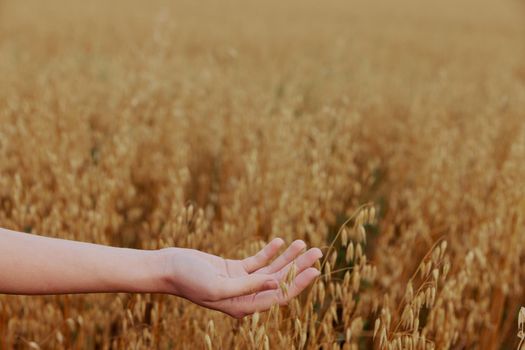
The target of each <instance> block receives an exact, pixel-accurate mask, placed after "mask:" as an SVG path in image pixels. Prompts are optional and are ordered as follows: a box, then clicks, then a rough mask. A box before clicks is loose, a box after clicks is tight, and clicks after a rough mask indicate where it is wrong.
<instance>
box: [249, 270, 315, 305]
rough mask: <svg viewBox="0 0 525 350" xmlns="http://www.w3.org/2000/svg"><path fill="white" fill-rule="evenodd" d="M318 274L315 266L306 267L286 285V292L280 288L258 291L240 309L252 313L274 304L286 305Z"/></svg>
mask: <svg viewBox="0 0 525 350" xmlns="http://www.w3.org/2000/svg"><path fill="white" fill-rule="evenodd" d="M319 275H320V272H319V270H317V269H316V268H314V267H310V268H307V269H306V270H304V271H303V272H301V273H300V274H298V275H297V277H296V278H295V280H294V281H293V282H292V283H290V284H289V285H288V286H287V287H288V288H287V289H288V291H287V293H286V294H285V293H283V291H282V290H280V289H279V290H271V291H265V292H261V293H258V294H257V295H255V297H254V298H253V299H252V298H250V299H249V301H247V302H245V304H244V305H242V306H241V310H242V312H243V313H244V314H252V313H254V312H256V311H259V312H262V311H266V310H268V309H269V308H271V307H272V305H275V304H279V305H286V304H288V302H289V301H290V300H291V299H292V298H295V297H296V296H297V295H299V294H300V293H301V292H302V291H304V290H305V289H306V288H307V287H308V286H309V285H310V284H311V283H312V282H313V281H314V280H315V279H316V278H317V277H318V276H319Z"/></svg>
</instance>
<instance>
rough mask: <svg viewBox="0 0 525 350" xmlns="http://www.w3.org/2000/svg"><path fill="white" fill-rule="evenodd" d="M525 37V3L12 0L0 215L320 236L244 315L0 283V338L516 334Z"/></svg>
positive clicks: (198, 245) (117, 344)
mask: <svg viewBox="0 0 525 350" xmlns="http://www.w3.org/2000/svg"><path fill="white" fill-rule="evenodd" d="M524 38H525V4H524V3H523V2H520V1H518V0H501V1H497V0H479V1H473V0H472V1H471V0H455V1H452V0H442V1H420V0H399V1H386V0H376V1H365V0H327V1H314V0H302V1H299V0H286V1H278V0H265V1H254V0H220V1H213V0H199V1H190V0H175V1H167V0H166V1H161V0H150V1H145V0H144V1H139V0H128V1H123V0H113V1H103V0H94V1H82V2H81V1H66V0H48V1H37V0H27V1H15V0H0V227H4V228H8V229H15V230H20V231H25V232H29V233H35V234H42V235H47V236H52V237H61V238H69V239H76V240H81V241H87V242H94V243H101V244H108V245H113V246H120V247H133V248H141V249H158V248H163V247H170V246H179V247H190V248H195V249H200V250H204V251H207V252H210V253H213V254H219V255H221V256H225V257H230V258H243V257H246V256H247V255H248V254H253V253H254V252H256V251H257V250H258V249H260V248H261V246H263V245H264V244H265V243H266V242H268V241H270V240H271V239H272V238H274V237H282V238H283V239H284V240H285V241H287V242H288V243H290V242H292V241H293V240H295V239H303V240H304V241H305V242H306V243H307V244H308V245H309V246H316V247H319V248H321V249H322V251H323V253H324V256H325V258H323V259H322V262H321V263H320V264H319V265H318V268H321V273H322V274H321V276H320V277H319V278H318V280H317V281H316V282H315V283H314V284H313V285H312V286H311V287H310V288H309V289H308V290H306V291H305V292H304V293H303V294H301V295H300V296H299V297H298V298H296V299H294V300H293V301H292V302H291V303H290V304H289V305H288V306H281V307H277V306H276V307H273V308H272V309H271V310H270V311H268V312H264V313H260V314H259V313H257V314H255V315H254V316H249V317H245V318H243V319H234V318H230V317H228V316H226V315H223V314H221V313H219V312H215V311H210V310H207V309H204V308H201V307H199V306H196V305H194V304H191V303H190V302H188V301H186V300H184V299H180V298H177V297H174V296H169V295H161V294H125V293H120V294H85V295H55V296H37V297H36V296H14V295H0V349H2V350H3V349H6V350H7V349H240V350H241V349H261V350H267V349H296V350H300V349H327V350H328V349H330V350H331V349H516V348H517V346H518V343H519V341H520V338H519V336H520V335H522V336H523V333H519V330H520V326H521V327H523V326H524V324H521V325H518V321H519V320H518V314H519V310H520V307H521V306H525V289H524V287H525V40H524ZM520 321H525V318H523V317H521V318H520ZM522 323H523V322H522Z"/></svg>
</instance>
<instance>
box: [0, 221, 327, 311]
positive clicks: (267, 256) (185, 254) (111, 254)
mask: <svg viewBox="0 0 525 350" xmlns="http://www.w3.org/2000/svg"><path fill="white" fill-rule="evenodd" d="M283 245H284V241H283V240H282V239H280V238H275V239H273V240H272V241H271V242H270V243H268V245H266V246H265V247H264V248H263V249H262V250H261V251H259V252H258V253H257V254H255V255H253V256H250V257H248V258H245V259H242V260H230V259H224V258H222V257H219V256H215V255H211V254H207V253H204V252H201V251H199V250H194V249H184V248H165V249H160V250H139V249H128V248H116V247H110V246H104V245H98V244H91V243H84V242H78V241H70V240H64V239H57V238H49V237H44V236H39V235H35V234H27V233H21V232H15V231H11V230H6V229H2V228H0V293H4V294H24V295H47V294H66V293H112V292H126V293H128V292H129V293H165V294H172V295H176V296H179V297H182V298H185V299H188V300H190V301H192V302H193V303H195V304H198V305H201V306H204V307H207V308H210V309H214V310H218V311H221V312H224V313H226V314H228V315H230V316H232V317H235V318H242V317H244V316H246V315H250V314H253V313H254V312H256V311H260V312H262V311H265V310H268V309H269V308H270V307H271V306H272V305H274V304H279V305H285V304H287V303H288V302H289V301H290V300H291V299H292V298H294V297H295V296H297V295H299V294H300V293H301V292H302V291H303V290H304V289H306V288H307V287H308V286H309V285H310V284H311V283H312V282H313V281H314V280H315V279H316V278H317V277H318V276H319V271H318V270H317V269H315V268H314V267H313V265H314V263H315V262H316V261H317V260H319V259H320V258H321V257H322V253H321V251H320V250H319V249H318V248H311V249H309V250H307V251H306V252H305V248H306V244H305V243H304V242H303V241H301V240H297V241H294V242H293V243H292V244H290V246H288V248H287V249H286V250H285V251H284V253H282V254H281V255H280V256H278V257H276V256H277V253H278V252H279V250H280V248H281V247H282V246H283ZM292 264H296V267H297V274H296V277H295V279H294V280H293V281H292V282H291V283H290V284H289V285H288V288H287V289H288V290H287V293H283V291H282V290H281V288H279V283H280V282H283V281H285V278H286V275H287V273H288V270H289V269H290V268H291V266H292Z"/></svg>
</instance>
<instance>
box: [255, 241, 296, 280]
mask: <svg viewBox="0 0 525 350" xmlns="http://www.w3.org/2000/svg"><path fill="white" fill-rule="evenodd" d="M304 248H306V243H304V241H302V240H296V241H294V242H293V243H292V244H290V246H289V247H288V248H287V249H286V250H285V252H284V253H282V254H281V255H280V256H279V257H278V258H277V259H275V260H274V261H273V262H272V263H271V264H270V266H267V267H264V268H262V269H261V270H259V271H258V272H260V273H275V272H277V271H279V270H281V269H282V268H283V267H285V266H286V265H288V264H289V263H290V262H292V261H293V260H294V259H295V258H296V257H297V255H299V254H300V253H301V252H302V251H303V249H304Z"/></svg>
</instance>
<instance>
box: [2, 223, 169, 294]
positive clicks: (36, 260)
mask: <svg viewBox="0 0 525 350" xmlns="http://www.w3.org/2000/svg"><path fill="white" fill-rule="evenodd" d="M162 270H163V257H162V253H161V252H160V251H148V250H137V249H127V248H115V247H108V246H103V245H97V244H90V243H82V242H76V241H69V240H63V239H56V238H49V237H43V236H37V235H33V234H26V233H18V232H14V231H9V230H5V229H1V228H0V293H7V294H62V293H92V292H152V293H155V292H164V291H165V287H164V281H163V275H162V273H163V271H162Z"/></svg>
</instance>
